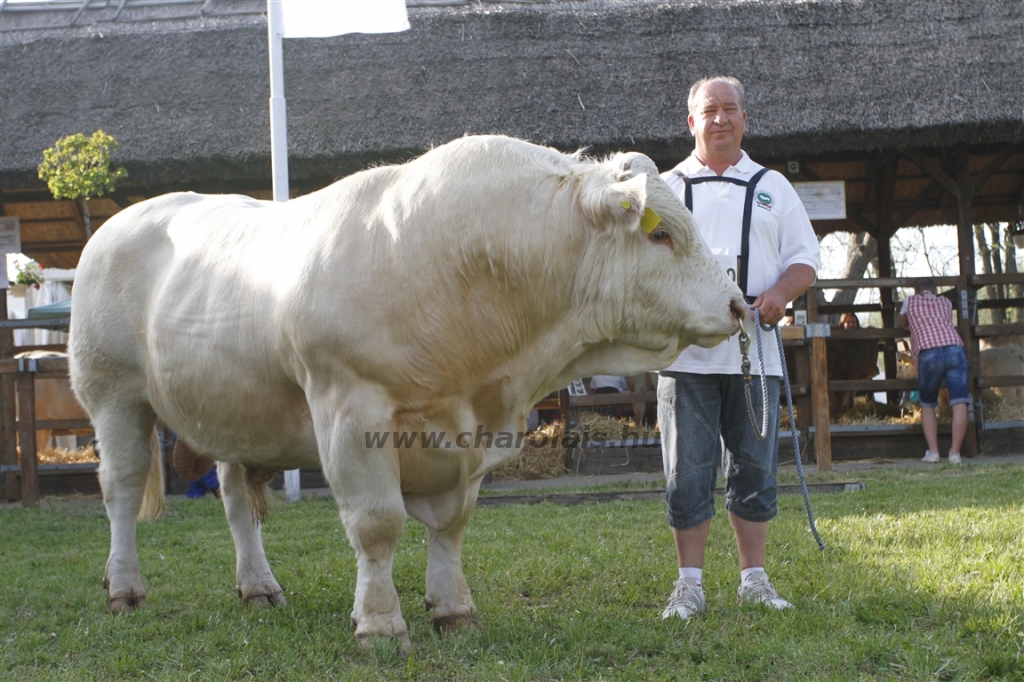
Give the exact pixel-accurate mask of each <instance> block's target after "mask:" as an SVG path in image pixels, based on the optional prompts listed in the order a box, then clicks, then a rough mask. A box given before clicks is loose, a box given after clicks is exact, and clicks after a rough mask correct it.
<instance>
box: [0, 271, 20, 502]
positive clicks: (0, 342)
mask: <svg viewBox="0 0 1024 682" xmlns="http://www.w3.org/2000/svg"><path fill="white" fill-rule="evenodd" d="M0 318H2V319H5V320H6V319H7V290H6V289H4V290H2V291H0ZM13 357H14V330H13V329H0V360H2V359H3V358H13ZM11 362H13V360H11ZM14 379H15V377H14V375H13V374H3V375H0V464H2V465H5V466H12V465H15V464H19V462H18V450H17V445H18V433H17V431H16V428H17V422H16V421H15V418H14V416H15V408H14V401H15V395H16V394H15V389H14ZM16 483H17V482H16V480H15V477H14V475H13V474H6V475H4V476H3V499H5V500H8V501H10V500H16V499H18V496H19V490H18V486H17V485H16Z"/></svg>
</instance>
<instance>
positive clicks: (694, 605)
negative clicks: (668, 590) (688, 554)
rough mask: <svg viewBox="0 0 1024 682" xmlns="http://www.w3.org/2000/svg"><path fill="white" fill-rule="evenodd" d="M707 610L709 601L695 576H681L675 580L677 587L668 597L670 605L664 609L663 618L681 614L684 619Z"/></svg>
mask: <svg viewBox="0 0 1024 682" xmlns="http://www.w3.org/2000/svg"><path fill="white" fill-rule="evenodd" d="M705 610H707V602H706V601H705V599H704V590H703V589H702V588H701V586H700V585H698V584H697V581H696V580H694V579H693V578H680V579H679V580H677V581H676V582H675V589H674V590H672V596H670V597H669V598H668V606H666V607H665V610H664V611H662V613H661V617H662V618H671V617H672V616H679V617H680V618H682V619H683V620H686V619H688V618H690V617H691V616H695V615H697V614H698V613H704V611H705Z"/></svg>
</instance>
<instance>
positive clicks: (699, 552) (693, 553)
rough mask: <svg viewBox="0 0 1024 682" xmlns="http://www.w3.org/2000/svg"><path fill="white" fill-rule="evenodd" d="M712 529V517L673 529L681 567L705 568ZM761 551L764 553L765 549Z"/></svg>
mask: <svg viewBox="0 0 1024 682" xmlns="http://www.w3.org/2000/svg"><path fill="white" fill-rule="evenodd" d="M710 531H711V519H708V520H707V521H705V522H703V523H701V524H698V525H696V526H691V527H690V528H673V529H672V537H673V538H675V541H676V556H677V557H678V558H679V567H680V568H699V569H701V570H703V569H704V549H705V547H707V544H708V533H709V532H710ZM761 553H762V554H764V552H763V551H762V552H761Z"/></svg>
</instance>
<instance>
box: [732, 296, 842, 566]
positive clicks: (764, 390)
mask: <svg viewBox="0 0 1024 682" xmlns="http://www.w3.org/2000/svg"><path fill="white" fill-rule="evenodd" d="M768 329H770V327H769V328H768ZM754 330H755V333H756V334H757V359H758V361H759V362H760V363H761V371H760V379H761V412H762V413H763V418H762V424H761V431H760V432H758V431H757V419H756V418H755V417H754V405H753V402H752V400H751V397H750V381H751V376H750V357H749V352H750V336H748V335H747V333H746V331H745V330H743V329H740V353H741V354H742V360H741V362H740V368H741V369H742V371H743V382H744V392H745V393H746V396H747V414H748V415H749V416H750V425H751V426H753V427H754V435H756V436H757V439H758V440H764V439H765V437H766V436H767V435H768V387H767V385H766V383H765V372H764V348H763V347H762V345H761V318H760V314H759V312H758V310H757V308H755V309H754ZM766 331H767V329H766ZM775 340H776V341H777V342H778V344H779V345H778V347H779V359H780V360H782V380H783V382H784V383H785V386H786V407H787V408H788V410H789V432H790V433H791V434H792V436H793V452H794V453H795V454H796V471H797V473H798V474H799V475H800V492H802V493H803V495H804V507H805V508H806V509H807V522H808V523H809V524H810V526H811V533H812V534H813V535H814V540H815V542H817V543H818V549H820V550H821V551H825V543H824V542H822V541H821V536H820V535H818V527H817V526H816V525H815V523H814V511H813V510H812V509H811V496H810V495H809V494H808V493H807V481H806V480H805V479H804V465H803V462H802V461H801V459H802V458H801V457H800V436H799V434H798V433H797V430H796V417H795V416H794V415H793V391H792V389H790V386H789V369H788V368H787V367H786V354H785V353H783V352H782V332H781V331H779V327H778V325H775Z"/></svg>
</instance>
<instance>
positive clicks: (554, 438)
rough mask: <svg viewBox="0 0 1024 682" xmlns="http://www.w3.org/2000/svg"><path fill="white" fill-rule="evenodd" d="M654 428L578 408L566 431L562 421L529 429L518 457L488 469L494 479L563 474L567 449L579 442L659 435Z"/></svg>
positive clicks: (648, 437) (538, 477) (534, 477)
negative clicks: (491, 469) (571, 425)
mask: <svg viewBox="0 0 1024 682" xmlns="http://www.w3.org/2000/svg"><path fill="white" fill-rule="evenodd" d="M659 433H660V432H659V431H658V427H657V425H655V426H654V428H651V427H647V426H642V425H640V426H638V425H637V424H636V422H634V421H633V420H632V419H616V418H614V417H609V416H607V415H603V414H600V413H598V412H587V411H581V412H580V413H579V417H578V423H577V424H576V426H574V427H573V429H572V430H571V431H570V432H569V433H566V431H565V426H564V425H563V424H562V422H560V421H559V422H555V423H553V424H545V425H544V426H542V427H540V428H539V429H537V430H535V431H532V432H531V433H530V434H529V435H528V436H527V437H526V440H525V441H524V445H523V450H522V452H521V453H520V454H519V456H518V457H516V458H515V459H513V460H512V461H510V462H506V463H505V464H503V465H501V466H500V467H498V468H497V469H494V470H493V471H491V476H492V478H493V479H494V480H495V481H502V480H519V481H529V480H535V479H541V478H556V477H558V476H561V475H562V474H564V473H565V471H566V469H565V465H566V462H567V461H568V459H569V452H570V450H571V449H572V448H573V447H576V445H577V444H578V443H581V442H584V441H588V440H589V441H595V440H599V439H600V440H604V441H609V440H620V439H621V438H622V437H623V435H626V436H627V437H628V438H629V439H633V438H634V437H636V438H640V439H644V440H649V439H652V438H655V437H657V436H658V435H659ZM634 434H635V436H634Z"/></svg>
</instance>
